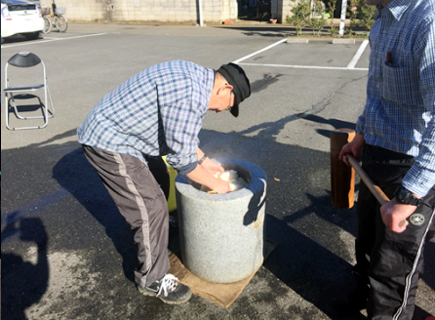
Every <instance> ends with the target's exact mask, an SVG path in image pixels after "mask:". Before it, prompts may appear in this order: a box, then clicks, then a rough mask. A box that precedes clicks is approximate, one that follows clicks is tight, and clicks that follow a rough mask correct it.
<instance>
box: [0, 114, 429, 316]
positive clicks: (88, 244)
mask: <svg viewBox="0 0 435 320" xmlns="http://www.w3.org/2000/svg"><path fill="white" fill-rule="evenodd" d="M286 120H291V119H286ZM283 125H284V123H281V122H277V123H275V124H272V123H269V124H267V125H266V126H265V127H264V128H263V129H266V130H269V131H268V132H267V134H266V133H264V134H266V135H267V136H268V137H269V138H267V136H265V135H261V132H260V134H259V135H258V136H256V137H244V136H242V135H241V134H240V133H237V132H231V133H228V134H222V133H218V132H215V131H209V130H202V131H201V133H200V139H201V141H202V144H201V146H202V149H203V150H204V152H205V153H206V154H208V155H209V156H210V157H211V158H235V159H241V160H244V161H249V162H251V163H254V164H256V165H257V166H259V167H260V168H261V169H262V170H263V171H264V172H265V173H266V176H267V184H268V185H267V199H266V222H265V230H266V231H265V232H266V238H267V239H269V240H272V241H275V242H277V243H278V247H277V248H276V249H275V250H274V251H273V252H272V254H271V255H270V256H269V257H268V259H267V260H266V261H265V264H264V267H265V269H267V270H269V271H270V272H272V273H273V274H274V275H275V276H276V278H278V279H279V280H280V281H281V282H280V283H278V284H277V283H276V280H275V279H276V278H275V277H268V278H269V280H267V279H266V278H265V279H262V280H264V281H267V286H268V287H269V288H268V289H267V290H266V292H264V293H263V292H261V293H259V294H257V295H255V296H250V295H249V294H248V293H242V295H243V294H244V295H243V296H242V297H241V298H240V299H238V300H236V302H235V303H234V305H233V306H231V308H230V309H228V312H230V313H232V314H235V313H236V312H238V310H240V312H243V313H244V314H246V313H247V312H249V311H246V310H255V308H254V305H257V304H262V303H264V302H266V303H273V304H275V302H276V301H277V300H278V299H280V301H281V300H282V297H283V296H284V295H294V294H293V293H291V291H293V292H295V293H296V296H300V297H302V298H303V299H304V300H306V301H308V302H310V303H311V304H312V305H313V306H314V308H310V309H304V308H301V307H300V306H299V305H298V304H294V303H281V306H279V307H276V308H274V309H276V310H274V312H276V316H277V317H275V319H280V318H283V317H287V316H289V315H292V316H293V315H294V318H298V317H299V318H301V319H311V318H312V317H310V314H311V313H313V312H316V311H317V309H319V310H320V311H321V312H323V313H324V314H326V315H327V316H328V318H330V319H334V320H339V319H340V320H341V319H346V320H352V319H350V318H344V317H343V316H342V315H341V314H340V310H337V309H334V308H333V307H331V303H332V302H333V301H334V300H336V299H339V298H340V297H344V296H345V295H346V293H347V292H348V291H350V288H351V287H352V276H351V273H350V271H351V262H352V261H353V251H352V250H353V241H354V235H355V233H356V215H355V212H354V209H349V210H337V209H335V208H333V207H332V206H331V204H330V195H329V190H330V186H329V183H330V182H329V181H330V180H329V175H330V172H329V154H328V153H326V152H321V151H317V150H312V149H307V148H302V147H298V146H292V145H284V144H280V143H276V142H275V141H271V136H270V135H273V134H274V133H275V132H279V130H280V129H279V128H280V127H281V126H283ZM336 125H340V126H341V125H342V123H338V122H337V123H336ZM246 131H247V132H248V131H250V130H249V129H248V130H246ZM73 134H74V132H73V131H69V132H66V133H64V134H61V135H59V136H57V138H56V137H54V138H52V139H50V142H55V140H56V139H61V138H65V137H67V136H70V135H73ZM272 138H273V137H272ZM35 159H36V160H35ZM40 159H44V163H45V165H44V166H41V165H40V161H41V160H40ZM2 160H3V162H4V166H6V169H5V168H3V169H4V170H6V172H8V175H6V176H4V177H3V178H4V179H6V180H5V181H4V186H5V185H7V188H3V189H2V202H3V203H2V260H3V261H2V292H3V297H2V316H3V313H4V312H14V314H15V315H16V319H24V318H20V317H21V316H24V310H25V309H26V308H28V307H29V306H30V305H32V304H35V303H37V302H38V301H39V300H40V299H41V297H42V295H43V294H44V292H46V290H47V286H48V277H49V269H48V265H47V234H50V240H51V241H50V247H49V249H50V251H52V250H53V251H56V250H62V249H71V250H75V249H81V250H84V251H88V252H89V255H90V256H89V261H90V262H89V265H86V267H87V268H89V272H90V273H95V272H101V273H102V275H103V276H101V278H99V281H98V286H97V287H96V288H95V290H100V291H101V292H99V294H100V295H104V294H105V292H106V291H105V290H116V291H114V292H115V293H116V294H118V293H119V292H122V291H120V290H123V289H122V288H113V287H110V286H111V285H112V283H115V282H116V281H115V280H116V279H115V278H113V275H116V274H117V270H119V262H118V260H119V259H121V260H122V261H121V263H122V266H123V272H124V276H125V277H126V278H128V279H129V280H130V281H133V270H134V267H135V265H136V256H135V248H134V244H133V241H132V239H131V238H132V237H131V233H130V229H129V227H128V225H127V224H126V222H125V221H124V219H123V217H122V216H121V215H120V214H119V213H118V210H117V208H116V206H115V204H114V203H113V201H112V200H111V198H110V196H109V195H108V193H107V191H106V189H105V188H104V186H103V185H102V183H101V182H100V179H99V177H98V175H97V173H96V172H95V171H94V169H93V168H92V167H91V165H90V164H89V163H88V162H87V160H86V158H85V156H84V154H83V152H82V149H81V147H80V145H79V144H78V143H77V142H67V143H63V144H54V143H51V144H48V141H46V142H44V143H41V144H35V145H30V146H27V147H25V148H17V149H7V150H2ZM20 174H21V175H26V179H16V178H14V177H17V176H20ZM17 194H18V196H17ZM41 199H42V200H41ZM37 201H40V202H37ZM33 204H38V209H35V211H31V210H30V208H35V206H36V205H33ZM22 208H25V209H26V210H27V211H28V212H24V213H22V212H21V211H23V209H22ZM20 210H21V211H20ZM32 210H33V209H32ZM24 211H25V210H24ZM9 212H10V213H9ZM15 212H18V213H17V214H14V213H15ZM32 215H33V216H32ZM35 215H38V217H35ZM4 217H6V218H4ZM42 222H43V223H42ZM18 226H19V227H18ZM30 226H32V227H30ZM100 229H101V230H102V232H103V234H99V230H100ZM62 232H63V234H61V235H59V233H62ZM18 234H19V235H20V237H19V238H18V236H17V235H18ZM52 237H53V238H54V237H56V241H55V240H54V239H52ZM106 237H108V238H110V240H109V241H111V242H112V243H113V246H114V248H115V249H116V251H115V250H111V248H110V247H111V246H110V245H107V241H106V239H105V238H106ZM7 238H8V241H5V239H7ZM12 238H13V239H17V240H16V242H14V243H12V241H9V240H11V239H12ZM14 241H15V240H14ZM27 242H34V243H36V245H37V248H38V250H37V253H38V254H37V255H38V262H37V263H36V264H31V263H29V262H27V261H24V259H23V255H22V254H21V253H20V254H17V245H18V246H23V245H25V244H26V243H27ZM434 249H435V246H434V243H429V244H428V245H427V246H426V250H425V254H426V258H427V259H426V263H425V266H426V270H427V272H426V275H425V276H424V277H423V280H424V281H426V283H427V284H428V285H429V286H430V287H431V288H434V286H435V285H434V278H433V275H432V274H430V272H429V270H433V267H434V265H433V264H434V262H433V261H431V259H429V258H428V257H431V256H433V255H434ZM262 270H263V268H262ZM262 273H263V271H260V272H259V273H258V274H257V275H256V277H259V276H260V275H261V274H262ZM106 274H107V275H108V276H112V280H113V281H115V282H110V281H109V282H108V281H105V278H104V277H105V276H106ZM34 275H37V276H36V277H35V276H34ZM270 278H273V279H272V280H271V279H270ZM123 282H125V281H123V280H122V277H121V279H120V280H119V282H116V283H117V284H118V285H122V283H123ZM283 284H285V285H283ZM286 286H287V287H288V288H289V289H291V291H290V290H288V289H287V288H286ZM127 287H128V288H130V286H127ZM128 290H130V289H128ZM22 292H24V293H25V294H24V295H21V294H22ZM132 293H133V291H132ZM134 294H136V292H134ZM116 297H117V298H116V299H113V300H112V301H113V302H114V303H116V304H117V308H121V312H122V308H123V306H124V305H123V303H127V300H126V299H129V296H128V295H125V296H122V295H121V296H116ZM194 301H195V300H194ZM92 303H93V302H92V301H88V302H85V303H84V304H83V305H82V304H81V305H80V307H81V308H83V310H86V308H87V305H86V304H92ZM124 307H125V306H124ZM134 308H135V312H136V313H137V314H141V312H151V311H150V310H148V311H146V310H142V308H141V305H140V304H137V305H136V304H134ZM156 308H157V309H159V310H160V306H159V305H158V306H157V307H156ZM189 308H191V309H193V310H196V312H198V308H200V309H201V312H200V314H206V313H207V310H208V311H210V310H214V309H212V308H210V309H207V310H202V308H204V304H202V302H198V305H196V304H194V302H192V303H191V304H190V307H189ZM80 310H81V309H80ZM165 310H166V309H165ZM171 310H172V309H171ZM101 311H102V310H99V312H101ZM81 312H85V311H81ZM210 312H212V311H210ZM5 314H6V313H5ZM416 314H425V312H424V311H423V310H421V309H417V311H416ZM268 316H269V318H267V317H264V315H261V314H260V315H253V317H252V318H251V319H274V318H273V316H272V317H270V316H271V315H268ZM6 318H7V317H5V319H6Z"/></svg>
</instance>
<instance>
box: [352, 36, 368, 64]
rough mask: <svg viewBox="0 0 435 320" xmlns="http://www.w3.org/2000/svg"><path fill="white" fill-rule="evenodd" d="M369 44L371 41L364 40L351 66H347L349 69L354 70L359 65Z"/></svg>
mask: <svg viewBox="0 0 435 320" xmlns="http://www.w3.org/2000/svg"><path fill="white" fill-rule="evenodd" d="M368 44H369V40H364V41H363V43H362V44H361V46H360V47H359V49H358V51H357V52H356V54H355V55H354V56H353V58H352V60H350V62H349V64H348V65H347V68H348V69H354V67H355V65H356V64H357V62H358V60H359V58H361V55H362V54H363V52H364V50H365V49H366V47H367V45H368Z"/></svg>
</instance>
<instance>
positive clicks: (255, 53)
mask: <svg viewBox="0 0 435 320" xmlns="http://www.w3.org/2000/svg"><path fill="white" fill-rule="evenodd" d="M286 41H287V39H282V40H280V41H278V42H275V43H274V44H271V45H270V46H267V47H266V48H264V49H261V50H258V51H255V52H254V53H251V54H249V55H247V56H245V57H243V58H240V59H238V60H236V61H233V62H234V63H237V64H239V63H240V62H241V61H243V60H246V59H248V58H251V57H253V56H255V55H257V54H259V53H261V52H264V51H266V50H269V49H271V48H273V47H275V46H277V45H279V44H281V43H283V42H286Z"/></svg>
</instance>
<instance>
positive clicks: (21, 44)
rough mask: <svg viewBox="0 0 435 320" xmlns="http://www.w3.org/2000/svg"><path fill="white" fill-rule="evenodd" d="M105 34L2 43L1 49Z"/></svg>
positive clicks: (96, 34) (97, 34)
mask: <svg viewBox="0 0 435 320" xmlns="http://www.w3.org/2000/svg"><path fill="white" fill-rule="evenodd" d="M104 34H107V32H105V33H95V34H87V35H84V36H76V37H68V38H50V39H48V40H42V41H31V42H20V43H17V44H12V45H2V46H1V48H2V49H3V48H4V49H7V48H14V47H20V46H28V45H31V44H40V43H45V42H52V41H61V40H71V39H78V38H86V37H94V36H101V35H104Z"/></svg>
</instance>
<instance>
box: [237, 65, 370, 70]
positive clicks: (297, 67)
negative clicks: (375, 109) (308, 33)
mask: <svg viewBox="0 0 435 320" xmlns="http://www.w3.org/2000/svg"><path fill="white" fill-rule="evenodd" d="M239 64H240V65H242V66H257V67H272V68H294V69H327V70H355V71H368V70H369V69H368V68H348V67H322V66H298V65H287V64H260V63H239Z"/></svg>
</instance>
